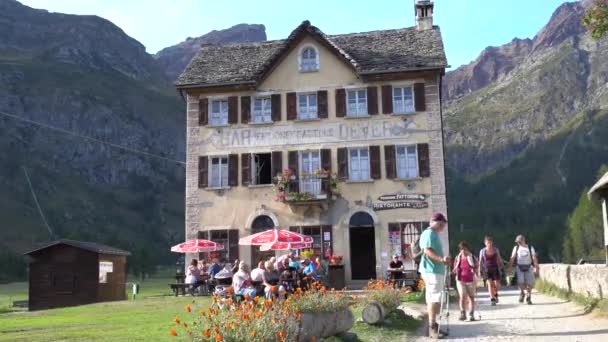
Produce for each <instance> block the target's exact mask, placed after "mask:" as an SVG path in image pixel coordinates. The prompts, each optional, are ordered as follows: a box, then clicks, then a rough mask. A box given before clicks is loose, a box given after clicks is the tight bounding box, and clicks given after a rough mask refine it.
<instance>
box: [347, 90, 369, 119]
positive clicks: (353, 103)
mask: <svg viewBox="0 0 608 342" xmlns="http://www.w3.org/2000/svg"><path fill="white" fill-rule="evenodd" d="M346 97H347V101H346V102H347V103H346V104H347V105H346V115H347V116H365V115H367V114H368V113H367V89H349V90H347V91H346Z"/></svg>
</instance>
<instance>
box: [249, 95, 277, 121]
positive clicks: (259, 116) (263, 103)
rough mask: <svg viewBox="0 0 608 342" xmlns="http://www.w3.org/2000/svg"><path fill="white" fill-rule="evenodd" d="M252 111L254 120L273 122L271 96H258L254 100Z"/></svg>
mask: <svg viewBox="0 0 608 342" xmlns="http://www.w3.org/2000/svg"><path fill="white" fill-rule="evenodd" d="M252 113H253V115H252V119H253V122H256V123H264V122H272V101H271V100H270V97H256V98H255V99H254V100H253V110H252Z"/></svg>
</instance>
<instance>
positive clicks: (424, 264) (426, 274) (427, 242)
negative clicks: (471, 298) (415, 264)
mask: <svg viewBox="0 0 608 342" xmlns="http://www.w3.org/2000/svg"><path fill="white" fill-rule="evenodd" d="M447 222H448V221H447V220H446V218H445V216H443V214H440V213H435V214H433V215H432V216H431V220H430V222H429V227H428V228H427V229H425V230H424V231H423V232H422V234H421V235H420V240H419V244H420V249H421V250H422V257H421V258H420V266H419V272H420V275H421V277H422V280H424V286H425V292H426V304H427V311H428V315H429V337H431V338H441V337H443V336H444V335H445V334H443V333H441V332H440V331H439V324H437V314H438V313H439V309H440V304H439V303H440V302H441V293H442V291H443V288H444V286H445V276H446V265H447V264H449V263H450V257H449V256H447V255H446V256H444V255H443V246H442V244H441V238H440V236H439V233H441V232H442V231H443V230H444V229H445V227H446V226H447Z"/></svg>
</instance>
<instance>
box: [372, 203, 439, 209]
mask: <svg viewBox="0 0 608 342" xmlns="http://www.w3.org/2000/svg"><path fill="white" fill-rule="evenodd" d="M428 207H429V203H428V202H411V201H401V202H377V203H374V207H373V208H374V210H376V211H377V210H388V209H425V208H428Z"/></svg>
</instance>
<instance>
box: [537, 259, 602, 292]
mask: <svg viewBox="0 0 608 342" xmlns="http://www.w3.org/2000/svg"><path fill="white" fill-rule="evenodd" d="M540 278H541V279H543V280H546V281H548V282H550V283H552V284H555V285H556V286H558V287H560V288H562V289H564V290H566V291H571V292H575V293H578V294H582V295H585V296H592V297H595V298H599V299H604V298H608V267H607V266H605V265H565V264H542V265H540Z"/></svg>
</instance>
